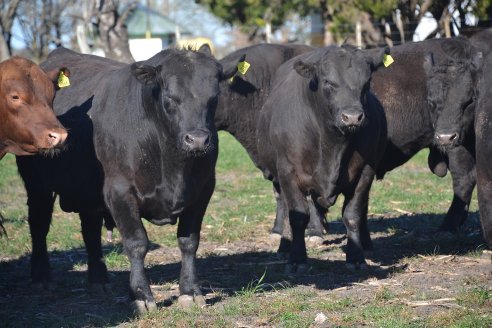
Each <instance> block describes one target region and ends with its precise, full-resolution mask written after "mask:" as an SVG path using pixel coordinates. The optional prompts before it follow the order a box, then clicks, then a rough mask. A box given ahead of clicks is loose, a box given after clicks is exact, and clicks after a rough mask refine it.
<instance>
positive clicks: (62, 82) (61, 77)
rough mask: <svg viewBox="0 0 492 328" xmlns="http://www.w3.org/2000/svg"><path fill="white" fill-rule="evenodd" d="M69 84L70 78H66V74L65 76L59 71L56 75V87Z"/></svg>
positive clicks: (63, 86)
mask: <svg viewBox="0 0 492 328" xmlns="http://www.w3.org/2000/svg"><path fill="white" fill-rule="evenodd" d="M69 85H70V80H69V79H68V76H66V75H65V74H64V73H63V72H60V75H58V87H59V88H65V87H68V86H69Z"/></svg>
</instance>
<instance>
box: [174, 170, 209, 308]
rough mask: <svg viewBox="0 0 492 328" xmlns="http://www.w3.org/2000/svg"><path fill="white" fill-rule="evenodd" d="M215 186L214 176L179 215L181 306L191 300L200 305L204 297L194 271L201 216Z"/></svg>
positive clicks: (190, 303) (184, 305) (202, 303)
mask: <svg viewBox="0 0 492 328" xmlns="http://www.w3.org/2000/svg"><path fill="white" fill-rule="evenodd" d="M214 187H215V178H214V179H211V181H209V183H208V184H207V186H206V187H205V188H204V191H203V193H202V196H201V198H200V200H199V201H198V203H197V204H195V205H194V206H192V207H190V208H187V209H186V210H185V211H184V212H183V213H182V214H181V215H180V217H179V223H178V245H179V249H180V251H181V272H180V275H179V292H180V296H179V298H178V303H179V304H180V305H181V306H182V307H185V308H187V307H190V306H191V305H192V304H193V302H194V303H195V304H196V305H198V306H199V307H202V306H204V305H205V298H204V297H203V296H202V291H201V290H200V285H199V284H198V276H197V273H196V264H195V262H196V252H197V250H198V245H199V243H200V230H201V226H202V221H203V216H204V215H205V211H206V209H207V206H208V203H209V201H210V197H212V193H213V190H214Z"/></svg>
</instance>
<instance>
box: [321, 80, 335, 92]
mask: <svg viewBox="0 0 492 328" xmlns="http://www.w3.org/2000/svg"><path fill="white" fill-rule="evenodd" d="M323 85H324V86H325V88H327V89H329V90H330V91H332V90H334V89H335V88H336V87H337V84H336V83H334V82H333V81H330V80H323Z"/></svg>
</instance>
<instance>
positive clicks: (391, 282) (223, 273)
mask: <svg viewBox="0 0 492 328" xmlns="http://www.w3.org/2000/svg"><path fill="white" fill-rule="evenodd" d="M441 219H442V216H439V215H425V214H424V215H403V216H399V217H375V218H372V219H371V220H370V226H369V228H370V230H371V231H372V237H373V241H374V251H373V252H372V254H368V256H367V258H368V266H367V268H364V269H360V270H357V271H352V270H349V269H348V268H347V267H346V266H345V263H344V260H345V254H344V253H343V247H344V245H345V242H346V240H345V236H344V228H343V225H342V223H341V222H332V223H330V234H329V235H327V236H326V237H325V240H324V242H323V243H321V244H320V243H316V244H314V245H313V244H311V245H309V257H310V270H309V272H308V273H307V274H305V275H303V276H302V277H289V276H286V275H284V274H283V270H284V265H285V261H284V260H281V259H279V257H278V256H277V254H276V248H277V246H278V238H274V237H272V236H270V235H269V233H268V227H267V226H260V227H258V232H257V233H256V234H255V235H252V236H251V237H250V238H248V239H247V240H242V241H237V242H232V243H225V244H219V243H213V242H207V241H203V242H202V243H201V244H200V248H199V252H198V257H199V259H198V273H199V277H200V279H201V282H202V287H203V290H204V292H205V294H206V299H207V303H208V305H209V306H210V308H212V309H213V308H215V309H216V310H217V311H219V312H220V311H221V309H223V308H224V307H225V306H227V304H229V303H230V302H234V301H235V299H236V300H237V298H238V297H239V296H238V295H239V294H240V293H241V292H244V291H247V290H248V286H249V287H251V286H256V287H258V291H260V290H261V291H262V292H261V293H259V294H258V295H257V297H256V298H255V301H256V302H260V303H261V302H265V306H268V304H269V302H271V300H272V299H275V298H277V297H282V295H285V293H287V292H288V291H291V290H298V291H299V292H304V293H309V294H310V295H311V296H310V299H311V302H313V301H314V302H321V301H323V302H327V301H330V300H333V302H335V301H340V300H349V302H350V306H346V307H343V306H342V307H337V308H336V309H334V310H330V309H329V308H327V307H326V306H325V307H323V308H322V307H320V308H317V307H316V306H310V307H309V309H308V310H306V311H307V312H309V313H307V314H306V315H309V316H310V317H312V326H320V327H323V326H324V327H333V326H354V327H356V326H357V327H358V326H373V324H374V323H372V322H371V321H370V320H364V319H363V317H355V318H354V319H350V318H349V319H347V316H349V315H350V313H351V312H353V311H354V309H356V308H360V307H363V306H366V305H368V304H376V305H381V306H388V305H392V304H394V305H401V306H404V307H405V309H406V311H405V313H406V315H408V316H409V317H410V318H414V319H416V320H418V319H422V320H428V321H425V322H426V325H427V326H433V324H432V322H434V323H435V322H437V323H436V324H435V325H434V326H439V320H438V319H436V318H439V316H446V314H447V313H451V312H450V311H455V310H460V309H465V308H466V309H470V308H471V309H470V310H471V311H473V307H474V304H475V303H474V301H473V300H471V301H470V300H467V299H466V297H467V296H466V295H468V292H470V291H474V290H477V288H478V289H480V290H484V291H488V292H491V291H492V279H491V278H492V273H491V269H492V265H491V253H490V251H483V249H484V248H485V247H484V246H483V241H482V237H481V234H480V230H479V229H480V228H479V222H478V215H477V214H476V213H474V214H471V215H470V217H469V220H468V221H467V224H466V225H465V227H464V229H463V231H462V233H461V234H460V236H458V237H451V236H443V235H436V234H435V228H436V227H437V226H438V225H437V224H438V222H439V221H440V220H441ZM204 234H205V235H206V228H205V227H204ZM106 249H109V246H106ZM50 257H51V265H52V271H53V281H54V282H53V284H52V285H50V286H48V288H44V287H40V286H33V285H32V284H30V283H28V281H29V261H28V258H27V257H21V258H16V259H8V258H0V320H1V322H0V326H3V327H34V326H36V327H43V326H46V327H61V326H76V327H92V326H117V325H121V326H133V325H135V326H152V325H151V324H147V325H146V324H145V322H146V321H145V320H143V321H139V319H138V318H134V317H133V316H132V315H131V313H130V309H129V307H128V299H127V281H128V277H129V274H128V271H127V270H128V268H123V269H121V270H120V269H117V270H114V269H111V270H110V275H111V280H112V293H107V292H103V291H101V290H97V288H92V289H91V288H87V285H86V272H85V270H86V267H85V266H84V265H75V264H77V263H80V262H84V261H85V251H84V250H83V249H72V250H70V251H54V252H52V253H51V254H50ZM179 261H180V254H179V251H178V249H177V247H165V246H160V245H157V244H152V247H151V251H150V252H149V254H148V255H147V258H146V263H147V267H148V273H149V277H150V280H151V284H152V290H153V292H154V295H155V297H156V301H157V302H158V306H159V307H160V308H161V309H167V308H173V307H176V306H177V305H176V302H175V300H176V297H177V295H178V289H177V278H178V275H179V269H180V265H179ZM263 274H264V279H263V280H262V281H261V283H257V285H255V284H254V282H255V281H257V279H259V278H260V277H261V276H262V275H263ZM252 282H253V284H252ZM249 290H251V288H250V289H249ZM476 311H479V314H480V315H487V312H488V314H489V315H490V314H491V313H492V301H491V300H490V298H487V299H486V300H485V304H480V306H478V305H477V310H476ZM207 316H209V317H208V318H207ZM203 317H204V318H203ZM203 317H201V319H200V320H201V321H199V322H198V323H196V324H195V325H197V326H208V325H209V323H210V322H213V320H214V318H213V315H212V314H210V313H208V312H206V313H204V314H203ZM315 318H317V319H316V321H315ZM230 320H231V321H230V323H231V325H232V326H237V327H258V326H263V327H274V326H277V324H276V323H275V320H273V319H271V318H265V316H257V315H241V316H238V317H235V316H234V314H233V315H232V317H231V318H230ZM436 320H437V321H436ZM200 322H201V323H200ZM489 322H490V321H489ZM162 325H163V326H165V325H166V324H164V323H163V324H162ZM169 325H171V324H169ZM374 325H375V324H374Z"/></svg>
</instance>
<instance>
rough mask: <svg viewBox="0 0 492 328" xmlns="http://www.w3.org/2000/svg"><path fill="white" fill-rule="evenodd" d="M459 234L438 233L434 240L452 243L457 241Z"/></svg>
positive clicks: (449, 232)
mask: <svg viewBox="0 0 492 328" xmlns="http://www.w3.org/2000/svg"><path fill="white" fill-rule="evenodd" d="M456 237H457V233H452V232H451V231H438V232H436V233H435V234H434V238H435V239H437V240H439V241H452V240H454V239H456Z"/></svg>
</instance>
